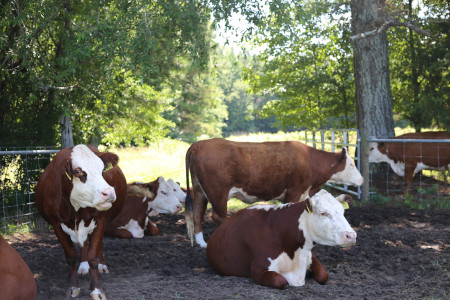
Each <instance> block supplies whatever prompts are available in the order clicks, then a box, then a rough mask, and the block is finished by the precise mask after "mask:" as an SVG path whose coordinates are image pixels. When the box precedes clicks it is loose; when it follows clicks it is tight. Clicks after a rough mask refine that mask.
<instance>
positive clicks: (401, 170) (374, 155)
mask: <svg viewBox="0 0 450 300" xmlns="http://www.w3.org/2000/svg"><path fill="white" fill-rule="evenodd" d="M381 162H386V163H388V164H389V165H390V166H391V168H392V171H394V173H395V174H397V175H398V176H402V177H403V176H405V163H404V162H402V161H398V162H395V161H394V160H393V159H390V158H389V157H388V156H387V155H386V154H383V153H381V152H380V150H379V149H378V143H374V142H370V143H369V163H381Z"/></svg>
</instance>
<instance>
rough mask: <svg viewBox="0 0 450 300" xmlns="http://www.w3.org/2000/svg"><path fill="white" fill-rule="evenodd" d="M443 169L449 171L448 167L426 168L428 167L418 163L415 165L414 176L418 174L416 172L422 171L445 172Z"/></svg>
mask: <svg viewBox="0 0 450 300" xmlns="http://www.w3.org/2000/svg"><path fill="white" fill-rule="evenodd" d="M445 169H450V165H447V166H443V167H440V168H438V167H432V166H428V165H426V164H424V163H421V162H419V163H417V166H416V168H415V169H414V174H416V173H418V172H420V171H422V170H445Z"/></svg>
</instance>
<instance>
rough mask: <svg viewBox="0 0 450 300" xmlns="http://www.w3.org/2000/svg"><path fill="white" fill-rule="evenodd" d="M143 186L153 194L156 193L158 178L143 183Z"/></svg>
mask: <svg viewBox="0 0 450 300" xmlns="http://www.w3.org/2000/svg"><path fill="white" fill-rule="evenodd" d="M145 187H146V188H147V189H148V190H149V191H150V192H152V193H153V194H156V193H158V187H159V182H158V180H155V181H152V182H149V183H147V184H146V185H145Z"/></svg>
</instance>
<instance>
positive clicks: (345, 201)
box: [336, 194, 353, 209]
mask: <svg viewBox="0 0 450 300" xmlns="http://www.w3.org/2000/svg"><path fill="white" fill-rule="evenodd" d="M336 200H338V201H339V202H341V204H342V206H343V207H344V209H347V208H349V207H350V205H352V200H353V199H352V197H351V196H350V195H347V194H342V195H339V196H338V197H336Z"/></svg>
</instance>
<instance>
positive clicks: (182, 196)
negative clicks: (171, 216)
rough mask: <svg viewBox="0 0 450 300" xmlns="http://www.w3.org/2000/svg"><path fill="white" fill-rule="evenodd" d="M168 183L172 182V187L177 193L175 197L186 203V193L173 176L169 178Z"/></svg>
mask: <svg viewBox="0 0 450 300" xmlns="http://www.w3.org/2000/svg"><path fill="white" fill-rule="evenodd" d="M167 183H168V184H170V186H171V187H172V190H173V193H174V194H175V197H176V198H177V199H178V201H179V202H180V203H184V200H185V199H186V194H185V193H184V192H183V190H182V189H181V187H180V185H179V184H178V183H176V182H175V181H173V179H172V178H169V179H167Z"/></svg>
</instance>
